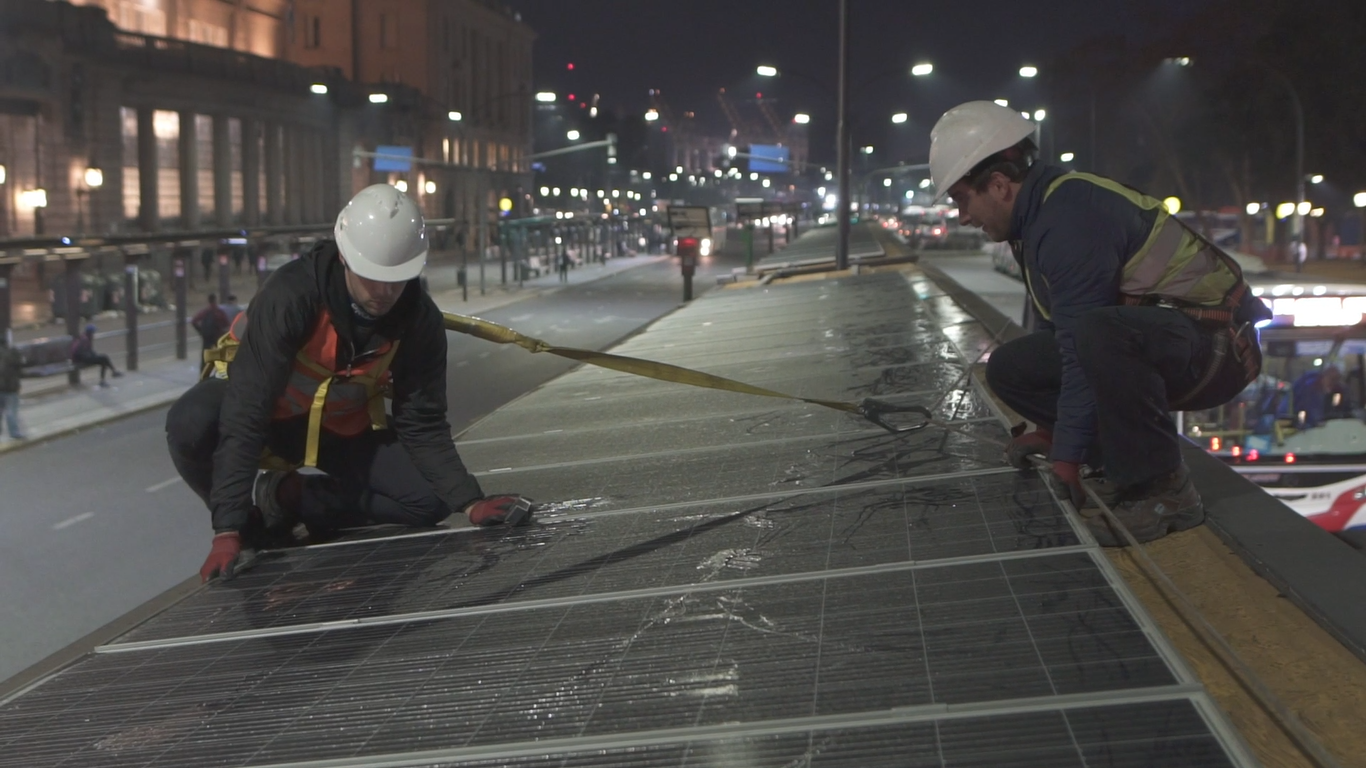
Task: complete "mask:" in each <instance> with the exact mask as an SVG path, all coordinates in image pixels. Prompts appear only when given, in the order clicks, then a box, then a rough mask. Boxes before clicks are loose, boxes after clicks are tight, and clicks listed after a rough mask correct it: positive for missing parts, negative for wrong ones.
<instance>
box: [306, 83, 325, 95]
mask: <svg viewBox="0 0 1366 768" xmlns="http://www.w3.org/2000/svg"><path fill="white" fill-rule="evenodd" d="M308 90H310V91H312V92H314V93H316V94H318V95H319V96H322V95H323V94H325V93H327V86H326V85H324V84H322V83H314V84H312V85H310V86H308Z"/></svg>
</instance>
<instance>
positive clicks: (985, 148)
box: [930, 101, 1034, 202]
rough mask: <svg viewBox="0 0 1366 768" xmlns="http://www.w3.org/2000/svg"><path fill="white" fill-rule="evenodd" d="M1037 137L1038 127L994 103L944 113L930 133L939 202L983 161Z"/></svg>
mask: <svg viewBox="0 0 1366 768" xmlns="http://www.w3.org/2000/svg"><path fill="white" fill-rule="evenodd" d="M1033 133H1034V123H1032V122H1030V121H1028V120H1026V119H1025V118H1023V117H1021V116H1020V113H1019V112H1016V111H1015V110H1013V109H1011V108H1010V107H1003V106H1001V105H1000V104H997V103H995V102H993V101H969V102H967V103H966V104H959V105H958V106H956V107H954V108H953V109H950V110H949V111H948V112H945V113H944V116H943V117H941V118H939V122H937V123H935V124H934V129H933V130H931V131H930V177H931V178H932V179H933V180H934V189H935V202H939V201H941V200H943V199H944V198H945V197H946V196H947V195H948V194H949V187H951V186H953V185H954V184H956V183H958V180H959V179H961V178H963V177H964V176H966V175H967V174H968V171H971V170H972V169H973V167H974V166H976V165H977V164H978V163H980V162H982V161H983V160H985V159H987V158H988V157H991V156H992V155H994V154H996V153H997V152H1000V151H1001V150H1004V149H1009V148H1011V147H1013V146H1015V145H1016V144H1018V143H1020V141H1021V140H1022V139H1025V138H1027V137H1029V136H1031V135H1033Z"/></svg>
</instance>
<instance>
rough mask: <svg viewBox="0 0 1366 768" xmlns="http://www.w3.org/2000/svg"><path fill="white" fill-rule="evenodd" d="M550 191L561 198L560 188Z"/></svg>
mask: <svg viewBox="0 0 1366 768" xmlns="http://www.w3.org/2000/svg"><path fill="white" fill-rule="evenodd" d="M550 191H551V192H552V193H553V194H554V195H555V197H559V196H560V188H559V187H555V188H554V189H552V190H550Z"/></svg>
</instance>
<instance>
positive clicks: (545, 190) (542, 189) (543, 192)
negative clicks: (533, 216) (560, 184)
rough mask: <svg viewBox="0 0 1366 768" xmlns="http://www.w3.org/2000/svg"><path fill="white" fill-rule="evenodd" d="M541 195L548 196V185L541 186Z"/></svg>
mask: <svg viewBox="0 0 1366 768" xmlns="http://www.w3.org/2000/svg"><path fill="white" fill-rule="evenodd" d="M541 197H550V187H541Z"/></svg>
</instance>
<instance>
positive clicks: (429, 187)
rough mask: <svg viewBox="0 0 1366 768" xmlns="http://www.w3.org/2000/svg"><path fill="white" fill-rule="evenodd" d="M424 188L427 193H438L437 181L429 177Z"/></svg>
mask: <svg viewBox="0 0 1366 768" xmlns="http://www.w3.org/2000/svg"><path fill="white" fill-rule="evenodd" d="M422 189H423V190H424V191H426V193H427V194H429V195H434V194H436V182H435V181H432V180H431V179H428V180H427V183H426V184H423V185H422Z"/></svg>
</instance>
